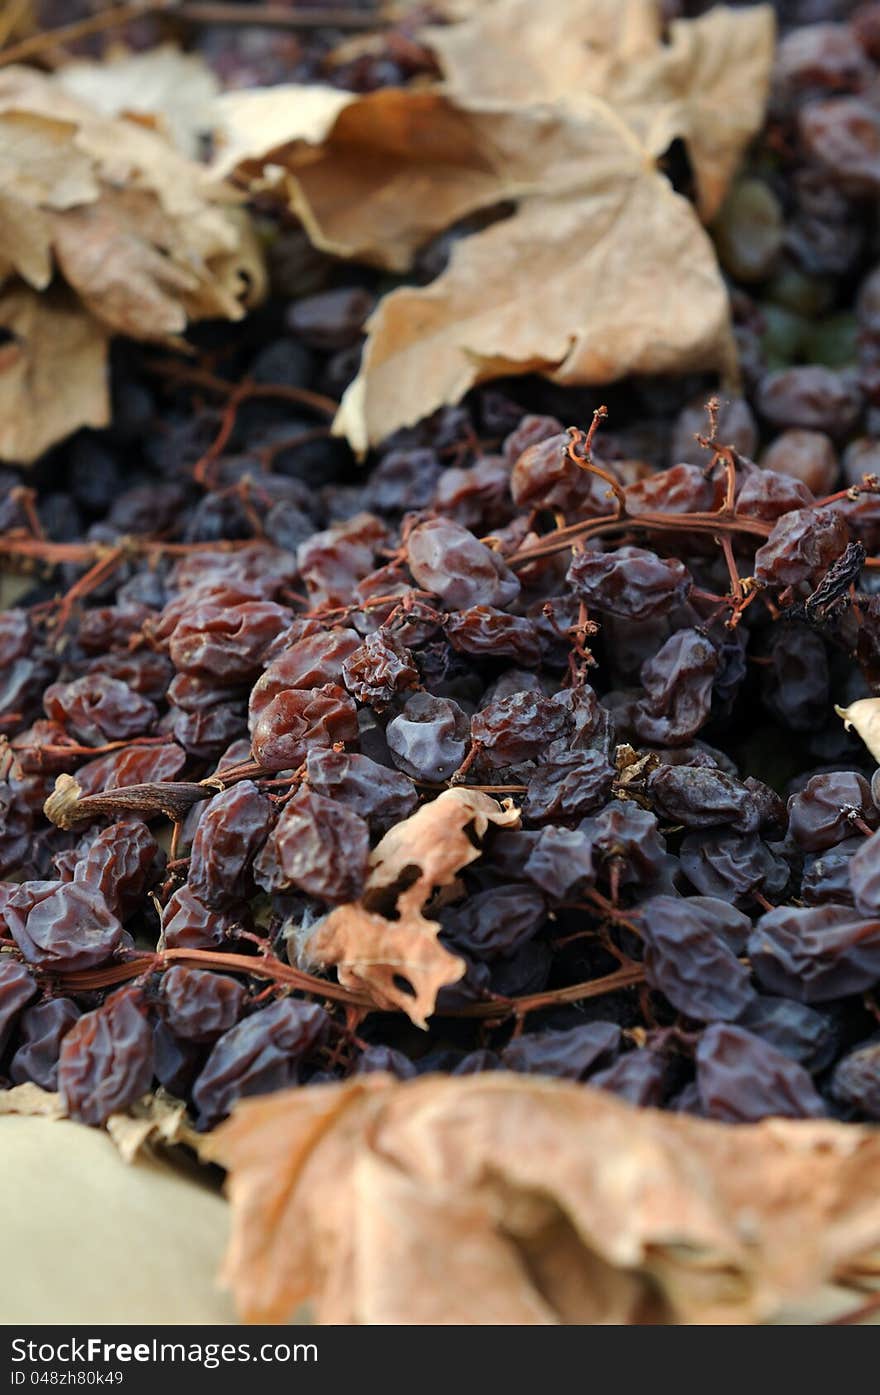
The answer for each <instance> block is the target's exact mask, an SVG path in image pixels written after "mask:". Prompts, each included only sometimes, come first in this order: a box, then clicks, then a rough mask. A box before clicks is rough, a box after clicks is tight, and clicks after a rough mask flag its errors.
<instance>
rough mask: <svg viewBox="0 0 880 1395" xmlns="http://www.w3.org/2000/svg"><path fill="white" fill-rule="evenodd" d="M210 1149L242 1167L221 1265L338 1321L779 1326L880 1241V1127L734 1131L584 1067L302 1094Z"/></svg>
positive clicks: (260, 1103) (386, 1081)
mask: <svg viewBox="0 0 880 1395" xmlns="http://www.w3.org/2000/svg"><path fill="white" fill-rule="evenodd" d="M202 1152H203V1155H204V1156H205V1157H207V1158H210V1159H212V1160H214V1161H217V1162H220V1163H222V1164H223V1166H224V1167H227V1168H228V1169H229V1171H230V1176H229V1182H228V1187H229V1195H230V1199H231V1201H232V1206H233V1212H234V1220H233V1232H232V1238H231V1242H230V1247H229V1250H228V1252H227V1257H226V1262H225V1265H224V1271H223V1272H224V1278H225V1280H226V1282H228V1283H229V1284H230V1285H231V1286H232V1288H233V1290H234V1292H235V1297H236V1302H237V1305H238V1307H239V1309H240V1311H241V1313H242V1315H243V1316H244V1317H245V1318H247V1319H248V1320H250V1321H255V1322H280V1321H284V1320H285V1318H287V1317H289V1315H290V1314H291V1312H292V1311H293V1310H294V1309H295V1308H296V1306H297V1305H298V1304H299V1303H301V1302H303V1301H304V1300H306V1299H313V1300H314V1301H315V1304H316V1311H317V1315H318V1318H319V1320H320V1321H322V1322H328V1323H352V1322H355V1323H423V1322H424V1323H437V1322H443V1323H475V1322H477V1323H559V1322H571V1323H594V1322H616V1323H620V1322H652V1321H653V1322H672V1323H702V1322H716V1323H717V1322H723V1323H749V1322H759V1321H765V1320H770V1319H772V1318H774V1317H775V1316H778V1315H780V1314H782V1313H783V1312H785V1313H788V1314H790V1313H791V1311H792V1308H793V1307H794V1306H795V1305H803V1304H804V1303H805V1302H809V1300H810V1299H811V1297H812V1296H813V1295H814V1293H815V1292H816V1291H817V1290H819V1289H820V1288H821V1286H822V1285H823V1284H824V1283H826V1282H828V1281H831V1280H837V1281H843V1280H845V1278H846V1276H847V1274H849V1273H850V1272H853V1273H854V1272H855V1271H856V1270H857V1269H858V1267H859V1265H860V1263H861V1262H862V1261H863V1260H864V1261H866V1262H867V1261H868V1260H869V1259H870V1257H871V1255H872V1252H875V1251H876V1250H877V1248H878V1246H880V1133H878V1131H877V1130H872V1129H868V1128H862V1127H858V1126H855V1125H852V1124H846V1125H841V1124H836V1123H828V1122H814V1121H809V1122H795V1121H789V1120H767V1121H765V1122H764V1123H761V1124H757V1125H740V1126H737V1127H735V1128H731V1127H728V1126H726V1125H722V1124H715V1123H709V1122H705V1121H702V1120H697V1119H692V1118H689V1117H686V1116H683V1115H674V1114H669V1113H661V1112H659V1111H655V1110H635V1109H632V1108H631V1107H630V1106H628V1105H626V1104H624V1103H622V1102H621V1101H619V1100H617V1099H615V1098H614V1097H613V1096H610V1095H606V1094H603V1093H601V1092H598V1091H594V1090H590V1089H589V1088H587V1087H585V1086H578V1085H571V1084H568V1083H564V1082H556V1081H553V1082H551V1081H547V1080H524V1079H523V1078H522V1077H516V1076H512V1075H503V1074H502V1075H488V1076H487V1075H483V1076H476V1077H470V1078H460V1079H448V1078H440V1077H428V1078H423V1079H420V1080H415V1081H410V1082H406V1083H403V1084H401V1083H399V1082H397V1081H392V1080H391V1079H390V1078H389V1077H387V1076H367V1077H362V1078H360V1079H357V1080H353V1081H349V1082H346V1083H345V1084H340V1085H328V1086H319V1087H315V1088H312V1089H309V1090H294V1091H288V1092H284V1093H282V1094H278V1095H273V1096H271V1097H267V1098H264V1099H258V1100H251V1101H244V1102H242V1103H241V1104H239V1105H238V1106H237V1107H236V1110H235V1112H234V1114H233V1116H232V1118H231V1119H230V1120H228V1121H227V1122H226V1123H225V1124H223V1125H222V1126H221V1127H220V1128H219V1129H218V1130H217V1131H216V1132H215V1133H213V1134H210V1135H208V1136H207V1137H206V1138H205V1139H204V1141H203V1143H202ZM875 1260H876V1255H874V1261H875ZM874 1261H872V1262H874Z"/></svg>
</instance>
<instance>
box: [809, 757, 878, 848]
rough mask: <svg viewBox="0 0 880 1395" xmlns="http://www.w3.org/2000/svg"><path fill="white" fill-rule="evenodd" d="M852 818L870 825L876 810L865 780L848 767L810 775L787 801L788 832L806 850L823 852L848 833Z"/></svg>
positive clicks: (873, 821) (869, 788)
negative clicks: (797, 791) (810, 777)
mask: <svg viewBox="0 0 880 1395" xmlns="http://www.w3.org/2000/svg"><path fill="white" fill-rule="evenodd" d="M853 818H857V819H859V820H860V821H861V822H863V823H867V824H869V825H870V826H871V827H872V828H873V827H875V826H876V824H877V822H878V820H880V813H878V810H877V809H876V807H875V805H874V801H873V800H872V798H871V787H870V785H869V784H868V782H867V780H866V779H865V778H864V777H863V776H862V775H858V774H856V773H855V772H854V771H851V770H836V771H830V772H828V773H827V774H826V773H823V774H821V775H814V776H813V777H812V779H810V780H808V781H807V783H806V785H805V786H804V788H803V789H802V790H801V791H800V792H799V793H798V794H793V795H792V797H791V799H790V800H789V801H788V827H789V832H790V833H791V836H792V838H794V840H795V842H796V843H797V844H798V846H799V847H801V848H803V849H804V850H805V851H806V852H824V851H825V849H826V848H833V847H834V846H835V844H837V843H840V842H842V841H843V839H844V838H847V837H849V836H851V834H852V832H853V829H854V827H855V825H854V823H853Z"/></svg>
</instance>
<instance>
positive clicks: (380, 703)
mask: <svg viewBox="0 0 880 1395" xmlns="http://www.w3.org/2000/svg"><path fill="white" fill-rule="evenodd" d="M342 681H343V683H344V684H345V686H346V688H347V689H348V691H349V692H350V693H351V695H352V697H354V698H356V699H357V701H358V702H368V703H370V704H371V706H373V707H375V708H376V710H377V711H380V710H381V709H382V708H384V707H387V705H388V703H389V702H391V700H392V698H393V697H394V696H395V694H396V693H401V692H404V691H405V690H406V689H407V688H414V687H415V686H416V685H417V683H418V681H419V671H418V669H417V668H416V666H415V664H414V662H413V657H412V654H411V653H410V652H409V650H408V649H407V648H405V646H404V645H402V644H401V643H400V641H399V640H397V639H395V637H394V635H393V634H386V633H385V632H384V631H382V630H377V631H376V633H375V634H372V635H368V636H367V638H366V639H365V640H364V642H363V644H362V645H361V646H360V648H358V649H355V650H354V651H353V653H351V654H349V656H348V658H347V659H345V661H344V662H343V665H342Z"/></svg>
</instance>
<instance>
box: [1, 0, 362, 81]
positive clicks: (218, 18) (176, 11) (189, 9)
mask: <svg viewBox="0 0 880 1395" xmlns="http://www.w3.org/2000/svg"><path fill="white" fill-rule="evenodd" d="M146 15H156V16H160V17H161V16H165V17H167V18H169V19H174V20H177V21H179V22H180V23H182V24H193V25H200V24H219V25H238V24H247V25H255V26H259V27H261V28H270V29H319V28H321V29H323V28H331V29H381V28H383V27H386V26H387V24H388V21H387V20H386V19H384V18H383V17H382V16H381V15H379V14H376V13H375V12H369V11H367V12H365V11H363V10H355V9H346V8H339V9H331V8H327V9H321V8H319V7H318V6H312V7H311V8H308V7H303V8H301V9H290V8H289V7H288V6H287V5H241V4H224V3H223V0H212V2H209V3H204V4H201V3H198V0H193V3H187V0H183V3H180V2H179V0H130V3H127V4H123V5H111V6H110V8H109V9H106V10H101V11H100V12H99V13H98V14H96V15H86V16H85V17H84V18H83V19H77V20H73V21H72V22H71V23H70V24H61V25H59V26H58V27H57V28H55V29H44V30H42V31H41V32H40V33H39V34H32V35H31V36H30V37H29V38H27V39H22V40H21V41H20V42H19V43H17V44H10V45H9V46H8V47H7V48H5V49H3V50H2V51H0V65H5V64H7V63H23V62H25V61H26V60H27V59H31V58H37V57H39V55H40V54H42V53H45V52H47V51H48V50H49V49H53V48H58V47H60V46H62V45H65V44H73V43H77V42H78V41H79V40H80V39H88V38H91V36H92V35H94V34H102V33H106V32H107V30H109V29H119V28H121V27H122V26H123V25H125V24H130V23H131V21H132V20H136V19H143V18H144V17H145V16H146Z"/></svg>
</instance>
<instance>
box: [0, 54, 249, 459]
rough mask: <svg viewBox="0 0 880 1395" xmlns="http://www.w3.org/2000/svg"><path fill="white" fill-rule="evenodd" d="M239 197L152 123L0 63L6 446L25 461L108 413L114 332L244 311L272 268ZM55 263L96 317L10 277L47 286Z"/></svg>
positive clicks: (2, 438)
mask: <svg viewBox="0 0 880 1395" xmlns="http://www.w3.org/2000/svg"><path fill="white" fill-rule="evenodd" d="M237 201H238V195H236V194H235V193H234V191H232V190H231V189H230V188H228V187H226V186H224V185H222V184H221V183H220V182H218V181H217V180H216V179H215V178H214V177H213V176H212V175H210V174H209V173H208V171H207V170H206V169H204V168H203V167H202V166H199V165H197V164H195V163H194V162H193V161H191V160H189V159H187V158H186V157H185V156H184V155H182V154H180V153H179V152H178V151H176V150H175V149H174V148H173V147H172V146H171V145H169V143H168V142H167V141H166V140H165V139H164V138H163V137H162V136H161V135H159V134H157V133H156V132H155V131H152V130H149V129H146V128H144V127H143V126H141V125H138V124H136V123H134V122H131V121H126V120H121V119H115V118H113V117H108V116H102V115H100V114H98V113H96V112H95V111H94V110H92V109H90V108H89V107H87V106H84V105H83V104H82V103H81V102H79V101H77V100H76V99H75V98H73V97H72V96H70V95H69V93H68V92H66V91H65V90H64V89H63V88H62V86H61V83H60V80H59V79H57V78H55V77H48V76H45V75H43V74H41V73H38V72H36V71H35V70H33V69H30V68H16V67H8V68H5V69H3V70H2V72H0V283H2V282H3V281H4V280H5V281H6V282H7V284H6V286H5V288H4V291H3V293H2V302H0V303H2V306H3V311H2V315H3V318H2V321H0V323H2V325H3V327H4V328H6V329H9V330H11V331H12V332H13V333H14V334H15V336H16V340H17V343H16V344H15V345H14V346H13V349H14V352H13V354H12V356H11V358H9V357H8V356H7V357H4V358H3V360H2V372H3V377H2V380H0V381H2V391H3V402H2V406H3V407H4V408H5V410H4V412H3V423H4V424H3V427H2V428H0V457H2V458H4V459H9V460H15V461H18V462H28V461H30V460H33V459H34V458H35V457H36V456H37V455H39V454H41V453H42V451H44V450H45V449H46V448H47V446H49V445H52V444H53V443H54V442H55V441H57V440H59V439H61V438H62V437H63V436H65V435H67V434H68V433H69V432H71V431H73V430H75V429H76V428H77V427H79V426H83V425H89V426H101V425H105V424H106V421H107V400H106V384H105V381H104V379H105V371H104V363H105V356H106V337H107V331H111V332H115V333H123V334H127V335H130V336H131V337H133V338H137V339H147V340H153V339H154V340H162V341H168V342H174V341H175V340H176V339H177V338H178V337H179V336H180V334H181V333H182V332H183V331H184V330H185V329H186V327H187V325H188V323H189V322H190V321H192V320H196V319H203V318H206V317H225V318H228V319H239V318H241V316H242V314H243V313H244V309H245V306H246V305H247V304H248V303H250V302H252V301H253V300H254V299H258V298H259V297H260V296H261V294H262V292H263V289H264V274H263V268H262V259H261V257H260V254H259V251H258V249H257V245H256V242H255V239H254V235H253V231H252V229H251V228H250V225H249V223H248V220H247V218H246V216H245V215H244V213H243V211H242V210H241V209H240V208H238V207H237V206H236V203H237ZM56 270H60V271H61V273H62V274H63V277H64V279H65V280H66V281H67V283H68V285H69V286H70V287H71V288H72V289H73V291H75V292H76V294H77V295H78V297H79V300H80V302H81V303H82V306H83V307H85V310H87V311H88V312H89V313H88V315H86V314H84V313H82V311H81V310H77V309H76V307H75V306H73V305H71V304H70V303H69V302H67V301H65V300H64V298H63V297H61V296H58V295H55V294H53V296H52V299H51V300H48V301H47V302H46V305H45V307H44V306H42V305H39V306H38V305H37V303H36V301H35V300H34V298H33V297H31V296H29V295H28V294H27V293H26V292H25V291H23V289H22V288H21V286H20V285H19V284H18V283H17V282H16V281H15V280H12V279H10V278H12V277H13V276H17V277H20V278H21V279H22V280H23V281H24V282H26V283H27V284H28V285H30V286H31V287H33V288H34V289H35V290H45V289H46V288H47V287H48V286H49V283H50V281H51V280H52V277H53V274H54V272H55V271H56ZM95 322H97V323H95ZM102 326H103V328H102ZM56 329H57V333H56ZM3 352H4V353H5V349H4V351H3Z"/></svg>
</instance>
